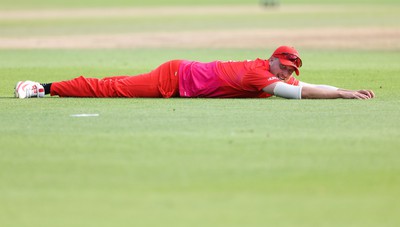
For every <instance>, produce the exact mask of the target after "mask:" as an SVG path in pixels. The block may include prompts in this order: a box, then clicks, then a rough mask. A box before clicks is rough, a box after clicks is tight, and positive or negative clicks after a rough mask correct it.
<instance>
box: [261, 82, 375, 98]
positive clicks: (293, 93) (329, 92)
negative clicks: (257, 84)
mask: <svg viewBox="0 0 400 227" xmlns="http://www.w3.org/2000/svg"><path fill="white" fill-rule="evenodd" d="M329 87H330V88H321V87H318V86H307V85H303V86H293V85H289V84H286V83H283V82H277V83H273V84H271V85H268V86H266V87H265V88H263V91H264V92H266V93H269V94H273V95H276V96H279V97H282V98H288V99H339V98H343V99H371V98H374V97H375V94H374V93H373V91H371V90H358V91H352V90H345V89H340V88H335V87H331V86H329Z"/></svg>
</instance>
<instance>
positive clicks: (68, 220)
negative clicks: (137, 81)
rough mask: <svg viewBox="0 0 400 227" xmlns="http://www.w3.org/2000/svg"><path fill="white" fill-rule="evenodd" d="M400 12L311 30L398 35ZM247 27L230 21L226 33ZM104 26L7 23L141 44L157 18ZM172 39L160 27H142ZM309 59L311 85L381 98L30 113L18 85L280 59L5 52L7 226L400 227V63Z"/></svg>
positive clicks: (96, 104)
mask: <svg viewBox="0 0 400 227" xmlns="http://www.w3.org/2000/svg"><path fill="white" fill-rule="evenodd" d="M21 2H22V1H21ZM39 2H43V3H46V1H44V0H43V1H39ZM121 2H122V0H121ZM125 2H127V1H125ZM204 2H205V1H204ZM237 2H238V3H245V1H241V2H240V1H237ZM304 2H306V1H304ZM308 2H311V1H308ZM354 2H356V1H353V3H354ZM386 2H387V3H389V2H390V1H386ZM6 3H7V1H5V2H4V4H5V5H7V4H6ZM117 3H118V2H117ZM157 3H158V4H161V5H162V4H163V2H162V1H159V2H157ZM178 3H181V2H178V1H177V4H178ZM205 3H208V2H205ZM46 4H47V3H46ZM71 4H72V3H71V2H67V1H65V2H62V1H60V2H59V5H60V6H63V7H70V6H72V5H71ZM93 4H94V3H93ZM107 4H111V3H107ZM107 4H106V3H104V4H100V6H104V5H107ZM154 4H155V3H154ZM11 5H12V4H11V3H10V4H9V5H8V6H9V7H10V8H12V7H11ZM22 5H23V6H24V7H23V8H25V7H28V8H29V7H32V6H30V5H29V4H28V3H27V2H25V3H24V4H22V3H21V7H22ZM89 6H90V4H89ZM75 7H80V5H78V6H76V5H75ZM398 7H399V6H398V5H397V4H395V5H393V6H389V7H387V8H384V7H382V6H379V7H377V8H378V12H379V13H377V14H376V15H375V16H374V17H371V16H369V15H370V14H369V13H368V12H369V11H368V12H365V11H362V10H359V11H357V9H355V11H356V12H357V13H356V15H358V16H359V17H357V18H358V19H357V20H356V21H352V22H349V23H346V21H347V20H346V19H349V18H356V17H355V16H354V14H353V15H352V14H350V13H349V14H346V15H345V16H343V15H342V16H343V17H340V16H339V15H336V14H335V15H336V16H334V18H335V19H334V20H332V21H330V20H329V17H328V16H327V15H326V14H324V15H322V14H318V13H316V14H307V15H302V17H301V20H303V21H304V22H305V23H304V24H308V23H306V22H311V21H313V20H315V18H318V17H319V18H321V20H319V21H318V22H315V23H314V24H312V26H317V27H318V26H322V25H324V24H329V25H332V26H334V27H335V26H336V27H337V26H354V27H355V28H356V27H362V26H369V25H371V24H370V23H369V22H371V21H373V26H382V27H393V28H395V29H398V26H399V25H398V24H396V19H399V17H400V16H399V15H396V14H386V13H385V12H394V11H395V10H396V9H398ZM367 8H368V9H372V8H373V7H372V6H367ZM283 14H284V15H286V14H285V13H284V12H283ZM300 14H301V13H300ZM214 17H216V18H217V16H214ZM232 18H234V16H230V17H224V16H221V18H220V19H221V20H220V21H219V23H220V24H223V23H224V22H225V23H227V21H230V19H232ZM313 18H314V19H313ZM164 19H165V18H164ZM181 19H182V18H181ZM184 19H185V20H188V21H191V22H193V23H195V24H196V25H195V26H194V29H203V27H202V26H204V27H208V28H211V29H219V26H218V25H215V24H213V23H212V20H211V19H210V18H207V19H204V20H205V21H206V22H205V24H201V23H200V20H201V17H199V16H196V17H189V16H185V17H184ZM252 19H257V20H258V21H260V20H263V19H264V20H267V19H270V15H249V18H247V19H245V20H244V21H242V23H241V24H240V23H239V24H237V25H236V26H237V27H238V28H240V27H245V26H246V24H247V23H250V22H251V20H252ZM393 19H394V20H393ZM102 20H103V21H106V19H100V20H95V19H93V20H89V19H83V20H81V19H78V20H67V19H66V21H64V22H63V21H61V22H60V21H57V20H33V21H31V22H27V21H24V20H0V26H2V27H1V28H2V30H1V31H0V33H1V35H2V37H19V36H27V35H30V34H32V36H36V35H39V34H40V32H44V34H45V35H54V34H55V35H63V34H67V33H68V34H70V32H72V33H74V32H75V33H79V34H81V33H83V32H85V31H86V32H87V33H96V32H97V31H98V30H97V29H100V30H102V31H104V30H105V31H107V30H109V31H110V32H121V31H122V30H124V29H125V28H127V29H128V30H129V31H131V32H136V31H139V30H141V29H140V27H137V26H136V25H138V24H140V23H141V21H142V20H141V18H136V19H132V18H118V22H121V23H122V25H121V24H120V23H116V24H120V25H121V26H120V27H118V26H116V27H113V26H112V25H113V23H111V22H109V23H102ZM235 20H237V21H240V20H239V19H237V18H236V19H235ZM124 21H125V22H124ZM363 21H364V22H365V24H363V23H362V22H363ZM397 21H398V20H397ZM59 22H60V23H59ZM82 22H83V23H82ZM114 22H115V21H114ZM29 23H31V24H29ZM58 23H59V24H58ZM130 23H131V25H132V26H128V24H130ZM280 23H281V24H275V25H274V26H285V27H286V26H289V27H290V23H289V21H288V20H287V19H286V20H282V21H281V22H280ZM298 23H299V22H298ZM299 24H302V23H299ZM74 25H76V28H77V30H74V29H73V28H74ZM162 25H163V18H161V17H157V16H154V18H152V23H149V24H145V25H144V26H143V27H142V28H143V29H148V30H150V29H151V26H155V27H156V28H162ZM181 25H182V24H181V23H180V22H179V16H177V18H176V20H172V21H171V23H170V26H172V28H176V29H178V28H181V29H187V27H185V26H181ZM308 25H309V24H308ZM252 26H255V27H260V28H264V27H265V25H263V24H262V23H256V24H252ZM3 28H4V29H3ZM90 28H93V30H90ZM37 29H38V30H37ZM35 32H36V33H35ZM299 49H300V51H301V54H302V58H303V62H304V66H303V68H302V71H301V76H300V77H299V79H301V80H304V81H305V82H310V83H321V84H331V85H335V86H338V87H345V88H349V89H358V88H368V89H372V90H374V91H375V93H376V96H377V97H376V98H375V99H372V100H365V101H360V100H285V99H281V98H270V99H264V100H255V99H179V98H173V99H86V98H57V97H46V98H43V99H25V100H19V99H14V98H13V86H14V85H15V83H16V82H17V81H18V80H25V79H30V80H36V81H42V82H52V81H58V80H64V79H70V78H73V77H76V76H79V75H85V76H88V77H104V76H110V75H122V74H130V75H132V74H138V73H141V72H146V71H148V70H151V69H152V68H154V67H156V66H157V65H159V64H160V63H162V62H163V61H166V60H169V59H174V58H185V59H193V60H199V61H211V60H215V59H221V60H242V59H253V58H257V57H268V55H269V54H270V53H271V51H273V49H236V48H229V49H226V48H225V49H224V48H217V49H216V48H212V49H211V48H210V49H184V48H161V49H160V48H138V49H1V50H0V59H1V60H0V78H1V81H0V107H1V108H0V119H1V121H0V133H1V134H0V135H1V136H0V144H1V149H0V226H4V227H55V226H56V227H64V226H65V227H71V226H73V227H88V226H96V227H102V226H104V227H105V226H107V227H109V226H113V227H114V226H146V227H154V226H157V227H158V226H163V227H164V226H173V227H180V226H182V227H186V226H199V227H200V226H212V227H225V226H226V227H228V226H229V227H232V226H237V227H242V226H260V227H264V226H277V227H291V226H300V227H309V226H318V227H319V226H326V227H328V226H329V227H330V226H332V227H337V226H346V227H347V226H351V227H353V226H354V227H359V226H362V227H375V226H379V227H381V226H385V227H395V226H399V224H400V217H398V213H400V205H399V204H400V193H399V192H400V153H399V150H400V142H399V140H398V138H399V137H400V121H399V111H400V101H399V100H400V95H399V92H398V90H399V85H400V77H399V75H398V74H399V72H400V65H399V63H398V62H400V54H399V52H398V50H393V51H390V50H357V49H349V50H345V49H338V50H333V49H326V50H316V49H312V48H311V49H307V48H302V47H299ZM73 114H98V115H99V116H97V117H71V115H73Z"/></svg>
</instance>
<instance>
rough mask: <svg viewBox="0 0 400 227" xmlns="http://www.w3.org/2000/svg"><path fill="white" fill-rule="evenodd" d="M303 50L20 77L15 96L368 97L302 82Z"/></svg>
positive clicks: (282, 49) (365, 92)
mask: <svg viewBox="0 0 400 227" xmlns="http://www.w3.org/2000/svg"><path fill="white" fill-rule="evenodd" d="M301 65H302V61H301V59H300V56H299V53H298V52H297V51H296V50H295V49H294V48H293V47H288V46H281V47H279V48H277V49H276V50H275V51H274V53H273V54H272V56H271V57H270V58H269V59H268V60H263V59H259V58H258V59H256V60H252V61H213V62H208V63H202V62H196V61H187V60H172V61H168V62H166V63H164V64H162V65H160V66H159V67H158V68H156V69H154V70H153V71H151V72H149V73H145V74H140V75H136V76H114V77H106V78H103V79H98V78H85V77H83V76H80V77H77V78H75V79H72V80H68V81H61V82H53V83H46V84H40V83H38V82H33V81H19V82H18V83H17V85H16V87H15V97H18V98H21V99H23V98H33V97H44V96H45V95H46V94H50V95H52V96H53V95H58V96H60V97H96V98H97V97H98V98H100V97H101V98H111V97H124V98H162V97H163V98H170V97H185V98H267V97H270V96H273V95H275V96H278V97H283V98H288V99H336V98H344V99H370V98H373V97H374V96H375V95H374V93H373V91H370V90H358V91H353V90H345V89H341V88H336V87H333V86H329V85H315V84H309V83H304V82H301V81H299V80H297V79H296V78H294V77H293V76H292V74H293V72H295V73H296V75H299V68H300V67H301Z"/></svg>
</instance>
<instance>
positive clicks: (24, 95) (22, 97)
mask: <svg viewBox="0 0 400 227" xmlns="http://www.w3.org/2000/svg"><path fill="white" fill-rule="evenodd" d="M23 83H24V81H19V82H18V83H17V84H16V85H15V88H14V97H15V98H20V99H24V98H26V93H25V92H22V93H21V94H20V93H19V92H18V90H19V88H20V86H21V85H22V84H23Z"/></svg>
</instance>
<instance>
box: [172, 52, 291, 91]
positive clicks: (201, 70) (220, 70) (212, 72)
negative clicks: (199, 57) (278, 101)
mask: <svg viewBox="0 0 400 227" xmlns="http://www.w3.org/2000/svg"><path fill="white" fill-rule="evenodd" d="M279 81H280V80H279V79H278V78H277V77H276V76H274V75H273V74H271V73H270V72H269V62H268V60H262V59H259V58H258V59H256V60H253V61H226V62H222V61H213V62H209V63H202V62H196V61H183V62H182V63H181V65H180V68H179V93H180V96H181V97H217V98H266V97H270V96H272V95H271V94H268V93H265V92H263V91H262V89H263V88H264V87H266V86H268V85H270V84H272V83H275V82H279ZM298 82H299V81H297V80H296V79H295V78H293V77H290V79H289V80H288V81H287V82H286V83H289V84H292V85H298Z"/></svg>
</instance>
